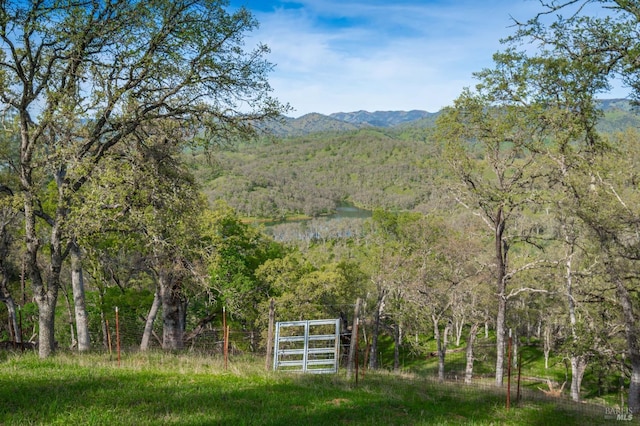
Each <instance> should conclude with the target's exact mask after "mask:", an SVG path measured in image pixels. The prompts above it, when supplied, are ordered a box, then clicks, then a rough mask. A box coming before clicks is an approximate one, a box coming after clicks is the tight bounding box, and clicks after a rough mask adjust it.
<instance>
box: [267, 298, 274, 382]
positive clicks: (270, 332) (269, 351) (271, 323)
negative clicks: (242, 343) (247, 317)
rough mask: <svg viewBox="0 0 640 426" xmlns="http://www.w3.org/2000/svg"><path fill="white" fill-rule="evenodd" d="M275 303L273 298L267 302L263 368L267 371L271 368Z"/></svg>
mask: <svg viewBox="0 0 640 426" xmlns="http://www.w3.org/2000/svg"><path fill="white" fill-rule="evenodd" d="M275 319H276V304H275V301H274V300H273V298H271V301H270V302H269V330H268V331H267V359H266V361H265V365H264V368H265V370H267V371H269V370H270V369H271V368H273V366H272V364H273V358H272V356H273V328H274V327H275Z"/></svg>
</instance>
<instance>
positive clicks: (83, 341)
mask: <svg viewBox="0 0 640 426" xmlns="http://www.w3.org/2000/svg"><path fill="white" fill-rule="evenodd" d="M69 255H70V257H71V287H72V289H73V307H74V311H75V317H76V334H77V337H78V351H79V352H86V351H88V350H89V349H91V338H90V336H89V317H88V315H87V308H86V304H85V297H84V278H83V276H82V260H81V257H80V247H78V245H77V244H76V243H75V242H74V243H73V244H71V247H70V251H69Z"/></svg>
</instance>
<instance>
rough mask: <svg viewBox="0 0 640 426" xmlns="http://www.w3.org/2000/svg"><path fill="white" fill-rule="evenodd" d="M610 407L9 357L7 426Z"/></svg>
mask: <svg viewBox="0 0 640 426" xmlns="http://www.w3.org/2000/svg"><path fill="white" fill-rule="evenodd" d="M607 417H610V416H607V412H606V411H605V409H604V408H599V407H594V406H587V405H584V404H573V403H571V402H569V401H566V400H559V399H544V398H539V399H536V400H527V401H525V402H522V401H521V402H520V403H518V404H516V403H515V402H514V405H513V406H512V407H511V409H510V410H506V408H505V393H504V390H498V389H495V388H492V387H491V386H485V387H478V386H465V385H463V384H461V383H444V384H439V383H437V382H433V381H430V380H427V379H425V378H424V377H422V378H421V377H419V376H416V375H408V374H404V375H395V374H391V373H385V372H379V373H372V372H367V374H366V376H365V377H363V378H360V380H359V382H358V384H357V385H356V384H355V381H354V380H353V379H352V380H350V381H349V380H347V379H346V377H345V374H344V372H342V373H338V374H335V375H295V374H281V373H273V372H265V371H264V361H263V360H262V359H256V358H247V359H234V360H233V361H232V363H231V365H230V367H229V369H228V370H224V368H223V365H222V363H221V362H220V360H219V359H216V358H206V357H201V356H195V355H169V354H162V353H149V354H134V355H125V356H124V357H123V359H122V361H121V363H120V366H118V363H117V362H116V361H115V360H113V359H110V357H109V356H108V355H103V354H90V355H82V356H80V355H69V354H60V355H57V356H55V357H52V358H50V359H47V360H40V359H38V358H37V357H36V356H35V355H33V354H28V355H20V356H18V355H6V356H4V357H2V358H0V424H5V425H13V424H64V425H71V424H74V425H79V424H91V425H107V424H108V425H115V424H120V425H134V424H135V425H156V424H158V425H159V424H170V425H171V424H173V425H217V424H225V425H340V424H353V425H361V424H362V425H431V424H433V425H457V424H470V425H492V424H493V425H498V424H500V425H555V424H558V425H565V426H568V425H585V424H589V425H598V424H611V422H612V421H614V420H611V419H610V418H607Z"/></svg>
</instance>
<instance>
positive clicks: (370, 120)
mask: <svg viewBox="0 0 640 426" xmlns="http://www.w3.org/2000/svg"><path fill="white" fill-rule="evenodd" d="M598 102H599V104H600V108H602V110H603V111H604V112H605V115H607V114H614V115H615V114H618V115H620V114H623V115H624V117H623V118H624V120H626V121H629V122H634V123H635V121H636V118H637V119H638V120H640V118H638V116H637V114H635V111H634V109H633V105H632V103H631V101H629V100H627V99H618V98H614V99H601V100H598ZM441 112H442V110H440V111H438V112H428V111H425V110H416V109H414V110H409V111H403V110H389V111H373V112H370V111H366V110H358V111H352V112H335V113H331V114H321V113H317V112H311V113H308V114H304V115H301V116H299V117H297V118H293V117H286V116H283V117H282V118H281V119H280V120H273V121H270V122H268V123H266V124H262V125H261V126H260V128H261V129H262V130H265V131H267V132H268V133H271V134H272V135H275V136H279V137H297V136H304V135H308V134H312V133H323V132H347V131H356V130H360V129H363V128H367V127H375V128H386V129H390V128H406V127H415V128H426V127H432V126H433V125H434V124H435V120H436V118H437V117H438V116H439V115H440V114H441ZM617 118H618V119H619V117H617Z"/></svg>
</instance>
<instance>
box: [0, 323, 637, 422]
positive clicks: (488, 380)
mask: <svg viewBox="0 0 640 426" xmlns="http://www.w3.org/2000/svg"><path fill="white" fill-rule="evenodd" d="M225 331H226V333H225ZM143 332H144V322H143V321H142V319H141V318H136V317H133V316H128V315H126V313H125V314H122V315H120V316H119V317H112V318H109V319H105V320H103V321H100V322H99V323H97V324H93V326H92V327H91V332H90V334H91V341H92V350H94V351H104V352H109V353H110V354H113V355H114V357H115V355H116V353H117V355H118V358H119V356H120V352H122V355H123V356H124V355H131V354H135V353H138V352H140V351H141V348H140V343H141V339H142V334H143ZM265 337H266V335H261V334H260V333H258V332H255V331H248V330H243V329H240V328H239V327H237V325H235V324H234V325H233V326H227V325H226V324H224V325H217V326H214V325H213V324H209V325H208V326H207V327H206V328H204V329H202V330H201V331H200V332H199V333H198V334H196V335H193V336H189V338H188V339H187V340H185V342H184V347H183V349H182V351H183V352H185V353H192V354H194V355H198V356H205V357H211V358H218V359H220V360H222V359H223V358H224V359H225V366H226V362H227V361H228V362H229V363H231V364H233V363H234V358H235V357H240V356H244V355H245V354H247V353H250V354H252V355H253V356H254V357H266V345H265ZM56 338H57V339H59V341H58V344H59V350H73V332H72V328H71V327H69V328H67V329H64V328H61V329H59V332H58V333H57V334H56ZM349 346H350V335H348V334H347V333H344V334H343V335H341V345H340V362H339V374H340V373H341V372H344V371H345V370H346V367H347V359H348V353H349ZM161 348H162V329H161V326H160V325H159V324H157V325H156V328H155V329H154V331H153V333H152V337H151V339H150V341H149V346H148V349H149V350H151V351H153V350H160V349H161ZM493 348H494V347H493V346H490V347H489V346H488V349H493ZM1 349H6V350H24V349H27V350H28V349H35V345H34V344H33V343H32V342H28V343H26V344H24V345H22V346H16V345H15V344H13V345H10V344H4V345H2V346H1V347H0V350H1ZM369 349H370V348H369V347H368V346H366V345H362V346H361V347H360V348H359V350H358V354H357V355H356V357H355V359H356V362H358V368H357V369H356V376H355V377H354V378H352V380H355V381H356V383H357V381H361V382H366V380H367V377H368V375H370V374H371V371H370V370H369V369H368V365H367V361H368V356H369V353H368V352H369ZM478 349H482V345H478ZM266 367H267V365H266V363H265V368H266ZM457 367H459V365H457V366H454V365H453V364H450V365H449V366H448V370H447V373H446V376H445V379H444V380H442V381H440V380H438V378H437V375H436V373H435V371H433V370H432V371H421V372H419V373H415V370H413V369H412V367H406V368H403V366H402V365H400V368H399V369H398V371H393V372H392V373H393V374H398V375H399V376H400V377H402V376H403V375H405V376H407V377H409V376H411V377H413V378H414V379H415V378H416V377H419V378H420V379H421V380H425V382H427V383H432V384H436V383H437V386H438V392H443V393H448V394H450V395H452V396H456V395H459V394H461V393H465V392H468V390H469V389H475V390H476V391H477V392H479V393H487V394H491V395H493V396H494V397H498V398H502V399H503V401H504V403H505V405H506V404H510V406H511V407H513V408H514V409H516V408H517V407H518V406H521V405H523V404H539V403H547V404H549V405H552V406H553V407H555V408H554V409H556V410H558V411H559V412H562V411H567V412H573V413H576V412H577V413H580V415H584V416H586V417H589V418H595V419H602V420H603V422H605V423H606V422H608V421H612V420H615V421H620V420H625V421H626V420H633V419H635V420H636V421H637V420H638V419H640V414H639V415H637V416H635V417H634V413H632V412H630V411H629V410H628V408H626V407H625V403H626V399H627V391H626V390H625V389H624V387H621V389H620V391H619V397H618V398H616V399H617V401H616V402H614V403H612V402H611V400H609V401H608V403H607V402H605V401H604V400H601V399H595V400H596V401H598V403H594V402H592V401H594V399H590V401H591V402H589V403H584V402H581V403H576V402H575V401H573V400H572V399H571V398H570V397H569V394H568V392H567V389H566V387H564V386H563V385H562V384H560V383H558V382H557V381H553V380H550V379H545V378H536V377H518V375H517V373H516V371H517V370H515V369H514V370H513V374H512V378H511V386H510V389H511V392H510V393H507V378H506V377H505V380H504V383H505V384H504V385H503V386H502V387H498V386H496V385H495V384H494V377H493V375H492V374H489V373H485V374H476V375H474V377H473V380H472V382H471V383H465V381H464V371H461V370H460V369H459V368H458V369H456V368H457ZM382 370H389V371H390V370H392V365H390V364H389V362H388V360H387V363H386V364H384V363H383V364H382ZM376 374H377V373H376ZM565 385H566V383H565ZM561 386H562V388H561ZM507 395H509V397H508V398H507ZM494 399H495V398H494ZM507 401H509V402H507Z"/></svg>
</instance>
